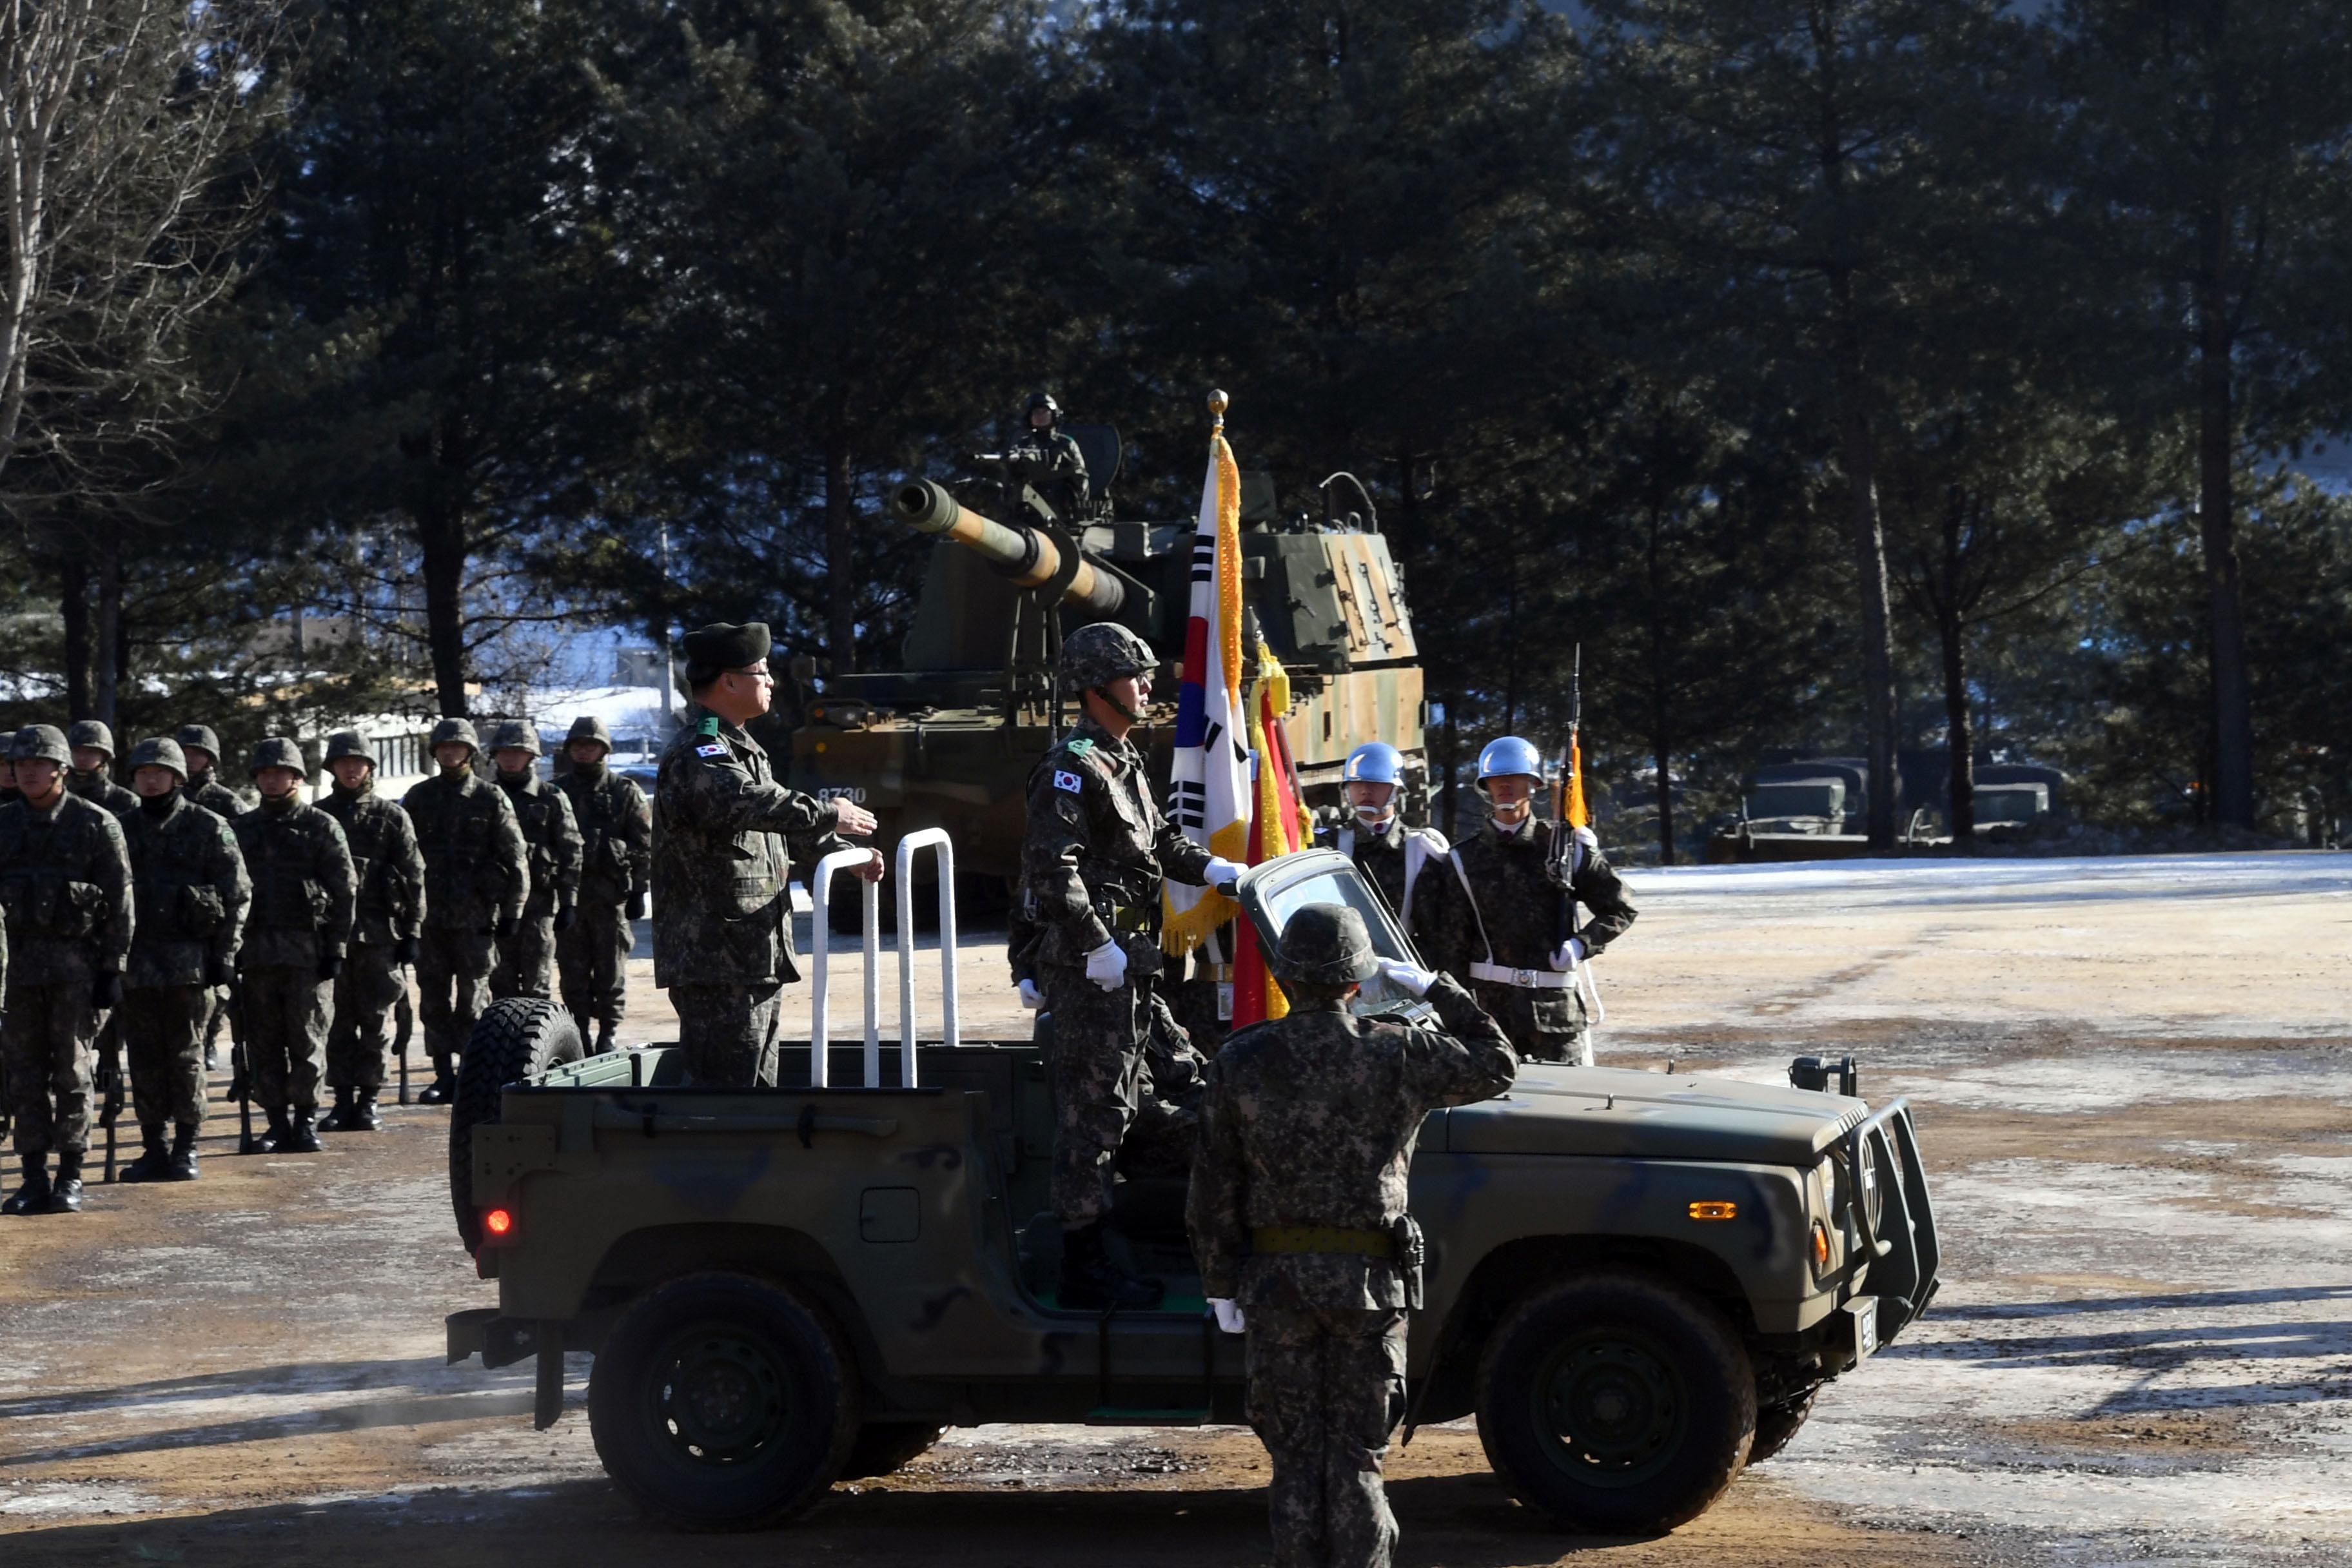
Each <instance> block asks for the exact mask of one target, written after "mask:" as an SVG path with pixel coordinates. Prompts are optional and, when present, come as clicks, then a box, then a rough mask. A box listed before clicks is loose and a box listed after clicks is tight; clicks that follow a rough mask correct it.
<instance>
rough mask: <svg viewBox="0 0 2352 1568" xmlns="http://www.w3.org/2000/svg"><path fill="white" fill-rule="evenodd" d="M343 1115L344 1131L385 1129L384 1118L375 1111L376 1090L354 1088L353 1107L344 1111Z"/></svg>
mask: <svg viewBox="0 0 2352 1568" xmlns="http://www.w3.org/2000/svg"><path fill="white" fill-rule="evenodd" d="M342 1116H343V1131H346V1132H381V1131H383V1117H381V1116H378V1115H377V1114H376V1113H375V1090H373V1089H353V1090H352V1104H351V1109H350V1110H346V1111H344V1112H343V1113H342Z"/></svg>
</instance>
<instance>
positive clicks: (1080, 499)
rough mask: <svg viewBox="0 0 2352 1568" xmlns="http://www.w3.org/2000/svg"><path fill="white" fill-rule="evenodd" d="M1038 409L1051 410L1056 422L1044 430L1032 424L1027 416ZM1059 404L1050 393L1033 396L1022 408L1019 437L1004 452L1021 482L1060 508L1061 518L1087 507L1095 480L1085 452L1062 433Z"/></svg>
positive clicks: (1070, 515)
mask: <svg viewBox="0 0 2352 1568" xmlns="http://www.w3.org/2000/svg"><path fill="white" fill-rule="evenodd" d="M1040 408H1050V409H1052V410H1053V412H1054V418H1055V423H1054V424H1052V425H1048V426H1045V427H1044V428H1043V429H1040V428H1039V427H1038V426H1034V425H1032V424H1031V423H1030V422H1029V420H1030V416H1033V415H1034V414H1035V413H1036V412H1037V410H1039V409H1040ZM1061 415H1062V405H1060V404H1058V403H1056V402H1055V401H1054V398H1053V395H1052V394H1050V393H1044V392H1040V393H1037V394H1034V395H1032V396H1031V397H1030V399H1029V403H1028V405H1027V406H1026V407H1025V408H1024V409H1023V410H1022V416H1021V439H1020V440H1019V441H1018V442H1016V443H1015V444H1014V445H1013V449H1012V450H1011V451H1009V452H1007V453H1006V454H1005V456H1006V457H1008V458H1012V459H1013V467H1014V468H1016V469H1017V470H1018V471H1019V473H1020V476H1021V479H1022V481H1023V482H1024V483H1025V484H1028V485H1030V486H1033V487H1034V489H1036V491H1037V493H1038V494H1039V495H1041V496H1044V497H1045V500H1046V501H1047V502H1048V503H1049V504H1051V505H1053V506H1055V507H1056V508H1058V509H1060V510H1061V514H1062V516H1063V517H1064V518H1066V519H1067V518H1072V517H1076V516H1077V515H1078V514H1079V513H1081V512H1084V511H1085V510H1087V507H1088V506H1089V505H1090V504H1091V502H1092V500H1093V497H1094V481H1093V479H1092V477H1091V476H1089V475H1088V474H1087V457H1086V454H1085V453H1084V452H1082V451H1080V450H1079V449H1078V444H1077V442H1076V441H1074V440H1072V439H1071V438H1070V437H1067V436H1066V435H1064V434H1063V433H1062V430H1061V426H1060V420H1061Z"/></svg>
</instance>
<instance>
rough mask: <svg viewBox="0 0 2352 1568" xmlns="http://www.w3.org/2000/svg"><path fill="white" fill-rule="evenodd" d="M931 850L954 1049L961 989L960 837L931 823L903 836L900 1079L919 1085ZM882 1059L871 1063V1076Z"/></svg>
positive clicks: (944, 1023)
mask: <svg viewBox="0 0 2352 1568" xmlns="http://www.w3.org/2000/svg"><path fill="white" fill-rule="evenodd" d="M918 849H929V850H930V851H931V852H932V853H931V868H932V870H933V871H934V872H936V873H937V874H938V876H939V879H940V1014H941V1017H940V1035H941V1037H943V1039H944V1041H945V1043H946V1044H947V1046H948V1047H949V1048H950V1049H953V1048H954V1047H955V1046H956V1045H957V1044H958V1043H959V1042H958V1025H957V1018H956V1012H957V1008H956V1000H957V998H956V991H957V987H958V971H959V955H958V952H957V950H956V905H955V841H954V840H953V839H951V838H950V837H948V830H947V829H946V828H944V827H925V828H919V829H918V830H917V831H915V832H913V833H909V834H908V835H907V837H904V838H901V839H900V840H898V1081H899V1082H900V1083H901V1084H902V1085H904V1086H905V1087H906V1088H908V1089H913V1088H915V1087H916V1084H915V851H916V850H918ZM880 1065H881V1064H880V1063H879V1062H878V1061H877V1062H875V1063H873V1064H872V1065H870V1066H869V1067H868V1068H866V1071H867V1072H868V1073H869V1074H871V1073H872V1072H874V1071H875V1070H876V1069H877V1068H879V1067H880Z"/></svg>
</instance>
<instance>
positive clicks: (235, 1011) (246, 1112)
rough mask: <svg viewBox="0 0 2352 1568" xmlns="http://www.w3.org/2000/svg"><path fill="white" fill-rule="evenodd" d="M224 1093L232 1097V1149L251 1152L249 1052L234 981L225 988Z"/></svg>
mask: <svg viewBox="0 0 2352 1568" xmlns="http://www.w3.org/2000/svg"><path fill="white" fill-rule="evenodd" d="M227 1012H228V1049H229V1069H230V1070H229V1083H228V1096H229V1098H230V1099H231V1100H236V1152H238V1153H240V1154H250V1153H253V1152H255V1148H254V1138H253V1054H252V1052H250V1051H248V1050H247V1048H246V1044H245V998H244V996H243V995H241V994H239V993H238V990H237V988H236V985H234V984H232V985H230V986H229V988H228V1007H227Z"/></svg>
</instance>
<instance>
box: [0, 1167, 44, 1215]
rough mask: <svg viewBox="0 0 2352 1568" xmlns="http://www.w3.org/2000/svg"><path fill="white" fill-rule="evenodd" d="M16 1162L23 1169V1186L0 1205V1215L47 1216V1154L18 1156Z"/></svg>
mask: <svg viewBox="0 0 2352 1568" xmlns="http://www.w3.org/2000/svg"><path fill="white" fill-rule="evenodd" d="M16 1158H17V1161H18V1163H20V1164H22V1165H23V1166H24V1167H25V1181H24V1184H23V1185H21V1186H19V1187H18V1188H17V1189H16V1191H15V1192H13V1193H11V1194H8V1201H7V1202H6V1203H0V1214H47V1213H48V1212H49V1157H48V1156H47V1154H20V1155H18V1156H17V1157H16Z"/></svg>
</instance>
